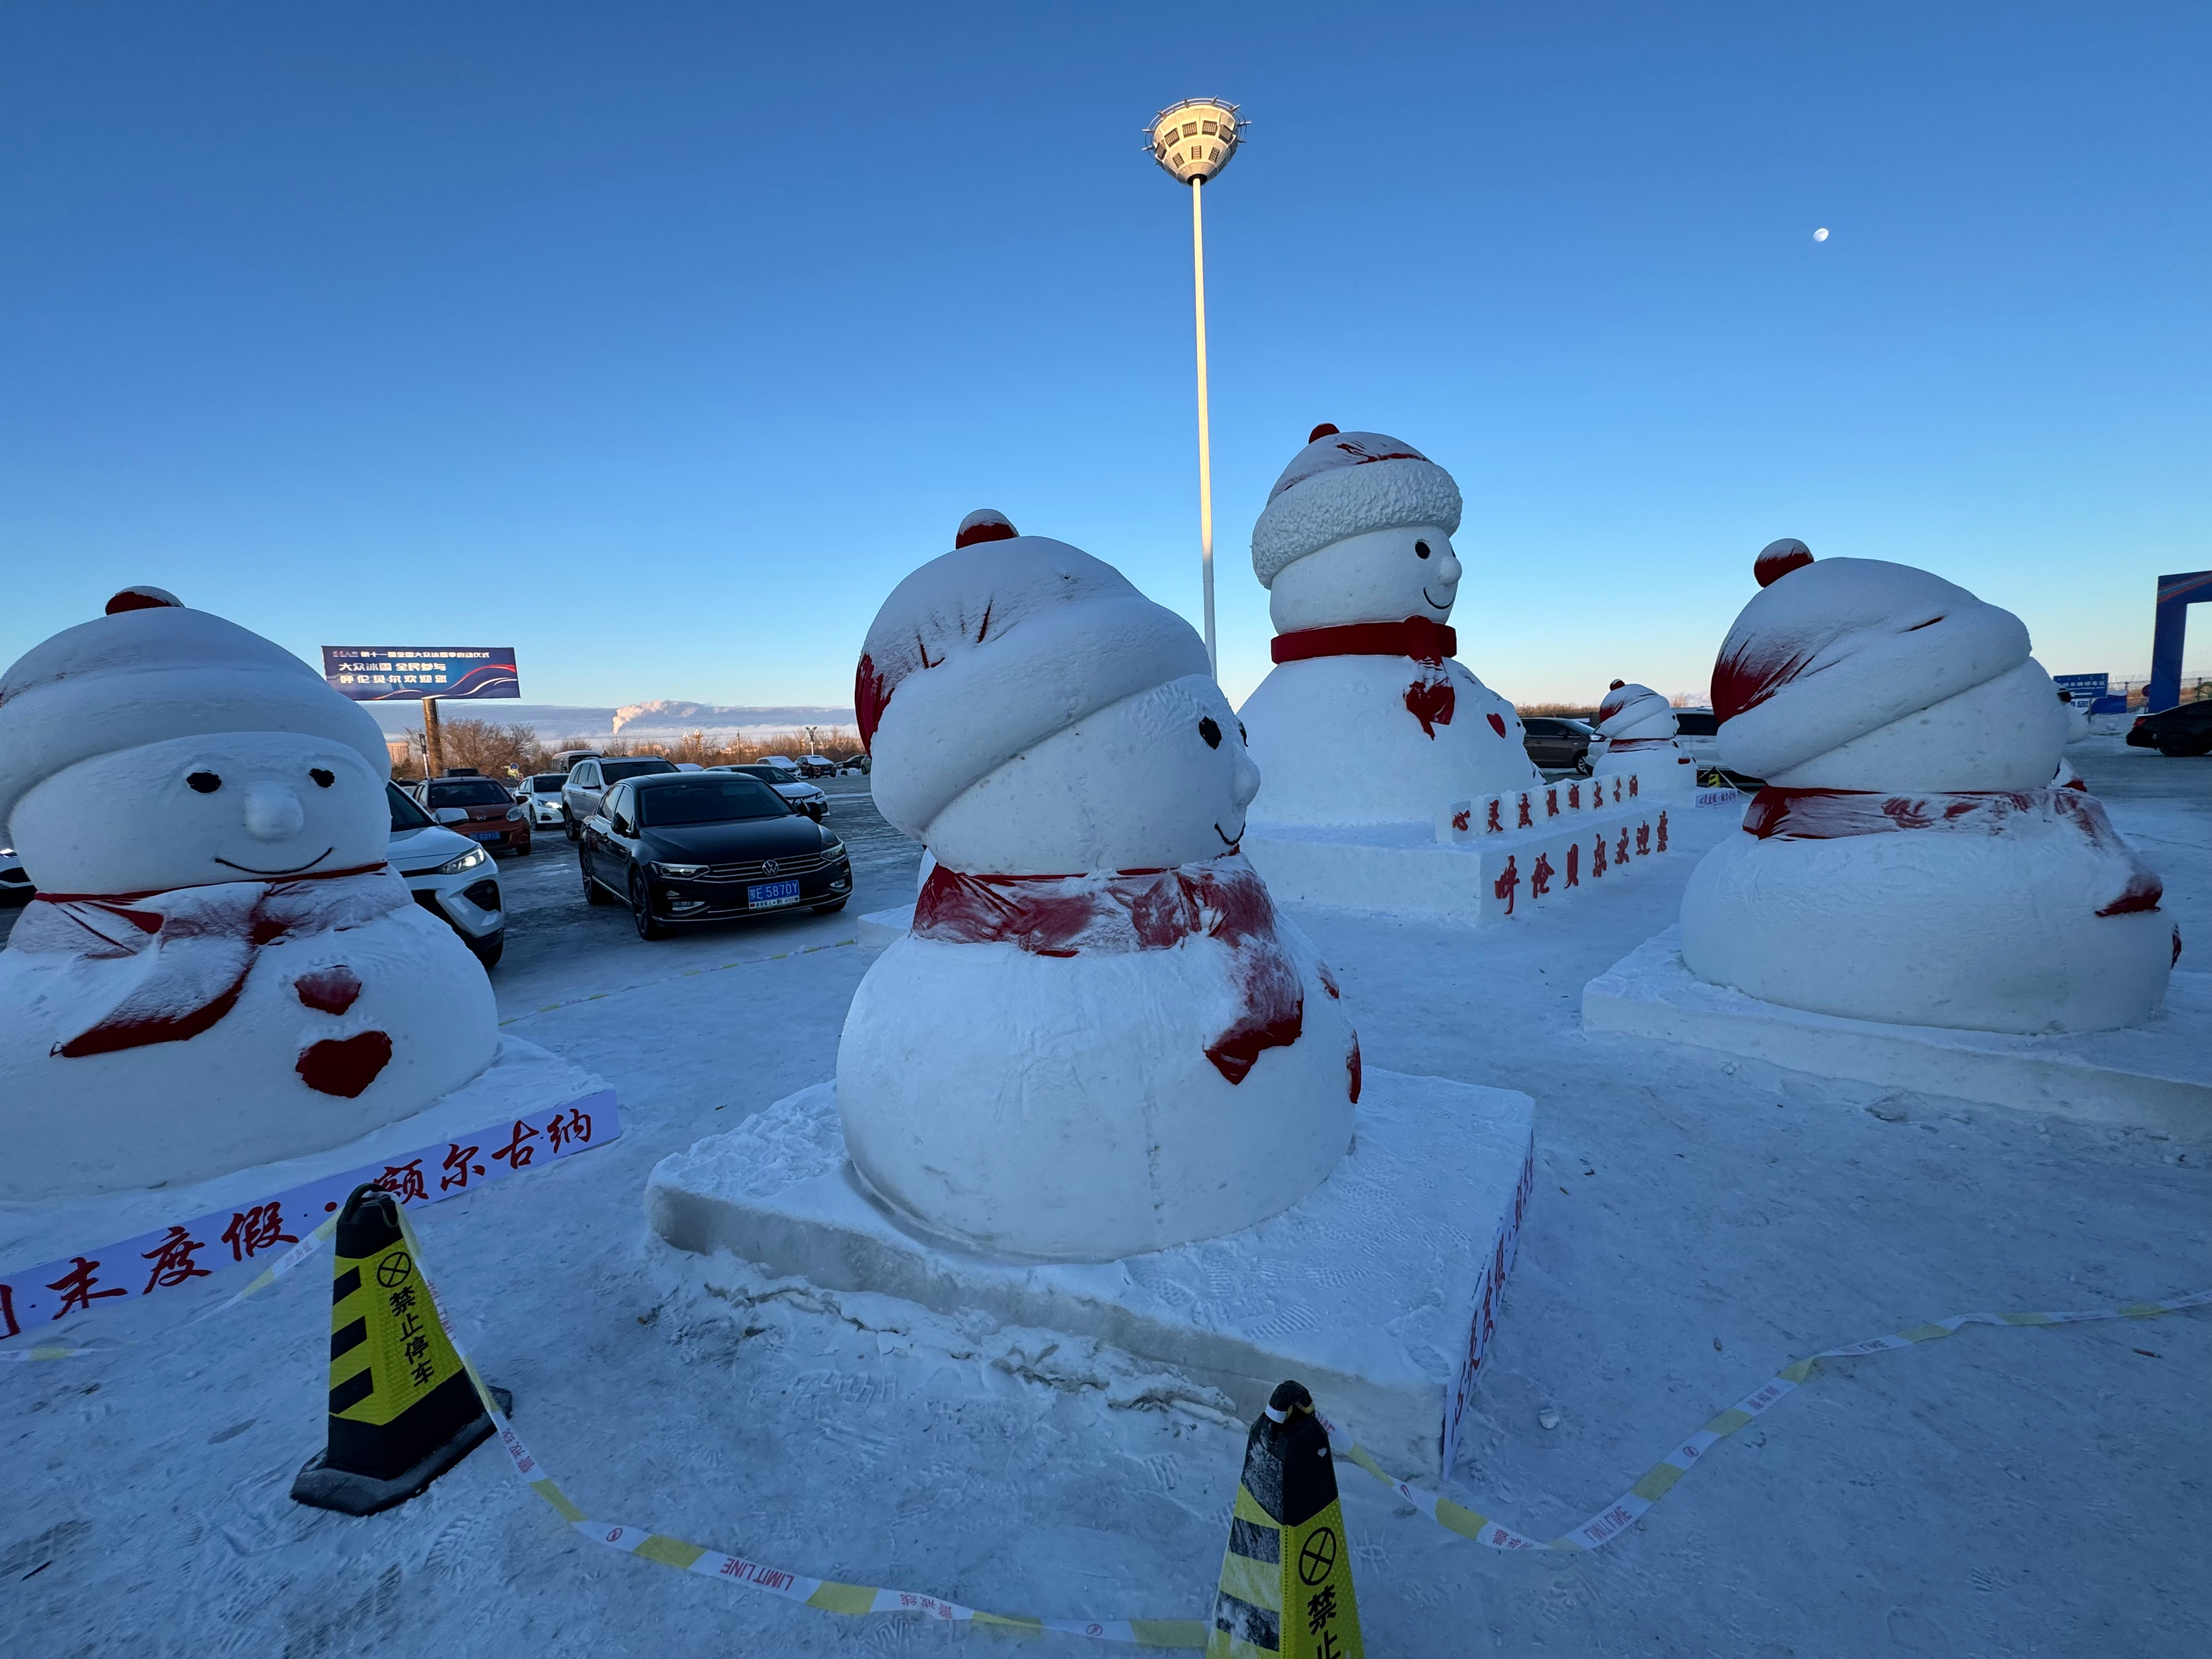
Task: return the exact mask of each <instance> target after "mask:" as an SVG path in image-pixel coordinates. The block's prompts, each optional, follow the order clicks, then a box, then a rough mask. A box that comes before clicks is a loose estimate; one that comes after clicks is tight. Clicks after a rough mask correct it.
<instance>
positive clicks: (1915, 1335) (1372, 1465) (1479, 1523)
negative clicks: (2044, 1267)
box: [1322, 1291, 2212, 1551]
mask: <svg viewBox="0 0 2212 1659" xmlns="http://www.w3.org/2000/svg"><path fill="white" fill-rule="evenodd" d="M2208 1304H2212V1291H2197V1293H2196V1294H2195V1295H2193V1296H2184V1297H2175V1298H2174V1299H2173V1300H2172V1301H2170V1302H2134V1303H2130V1304H2126V1305H2125V1306H2123V1307H2118V1308H2099V1309H2094V1310H2090V1311H2088V1312H2086V1313H1999V1314H1988V1313H1975V1314H1953V1315H1952V1316H1950V1317H1949V1318H1948V1319H1938V1320H1936V1321H1934V1322H1932V1323H1929V1324H1926V1325H1916V1326H1914V1327H1913V1328H1911V1329H1910V1330H1905V1331H1899V1332H1898V1333H1897V1334H1894V1335H1893V1336H1874V1337H1869V1338H1868V1339H1867V1340H1865V1341H1863V1342H1851V1343H1847V1344H1845V1345H1844V1346H1842V1347H1840V1348H1823V1349H1822V1350H1821V1351H1820V1352H1819V1353H1816V1354H1814V1355H1812V1356H1811V1357H1810V1358H1805V1359H1797V1360H1792V1361H1791V1362H1790V1364H1787V1365H1784V1367H1783V1368H1782V1369H1781V1370H1778V1371H1777V1372H1776V1373H1775V1374H1774V1375H1773V1376H1771V1377H1770V1378H1768V1379H1767V1381H1766V1382H1765V1383H1763V1384H1762V1385H1761V1386H1760V1387H1759V1388H1758V1389H1754V1390H1753V1391H1752V1392H1751V1393H1750V1394H1747V1395H1745V1396H1744V1397H1743V1398H1742V1399H1741V1400H1739V1401H1736V1402H1735V1405H1733V1406H1731V1407H1729V1408H1728V1410H1726V1411H1724V1412H1723V1413H1721V1414H1720V1415H1719V1416H1718V1417H1716V1418H1714V1419H1712V1421H1711V1422H1710V1423H1708V1424H1706V1425H1705V1427H1703V1428H1702V1429H1699V1431H1697V1432H1696V1433H1695V1434H1693V1435H1691V1436H1690V1437H1688V1438H1687V1439H1686V1440H1683V1441H1681V1442H1680V1443H1678V1444H1677V1445H1676V1446H1675V1447H1674V1449H1672V1450H1670V1451H1669V1452H1668V1454H1667V1455H1665V1456H1664V1457H1662V1458H1661V1459H1660V1460H1659V1461H1658V1462H1656V1463H1655V1464H1653V1465H1652V1466H1651V1468H1650V1472H1649V1473H1648V1474H1645V1475H1644V1478H1643V1479H1642V1480H1638V1482H1637V1483H1636V1484H1635V1485H1634V1486H1631V1487H1630V1488H1629V1489H1628V1490H1627V1491H1626V1492H1623V1493H1622V1494H1621V1495H1620V1497H1619V1498H1616V1499H1614V1500H1613V1502H1612V1503H1610V1504H1607V1505H1606V1506H1605V1508H1603V1509H1602V1510H1599V1511H1598V1512H1597V1513H1596V1514H1595V1515H1593V1516H1590V1518H1589V1520H1587V1521H1585V1522H1583V1523H1582V1525H1580V1526H1579V1527H1577V1528H1574V1529H1573V1530H1572V1531H1571V1532H1568V1533H1565V1534H1562V1535H1561V1536H1559V1537H1558V1538H1554V1539H1553V1540H1552V1541H1550V1542H1549V1543H1542V1542H1539V1541H1537V1540H1535V1539H1534V1538H1531V1537H1528V1535H1527V1534H1523V1533H1519V1532H1516V1531H1515V1530H1514V1529H1513V1528H1510V1527H1508V1526H1504V1525H1502V1524H1500V1523H1499V1522H1496V1521H1493V1520H1492V1519H1491V1518H1490V1517H1489V1516H1486V1515H1480V1514H1477V1513H1476V1512H1475V1511H1474V1510H1471V1509H1468V1508H1467V1507H1465V1506H1464V1505H1463V1504H1455V1503H1453V1502H1452V1501H1451V1499H1450V1498H1444V1497H1441V1496H1439V1495H1438V1494H1437V1493H1435V1492H1424V1491H1422V1490H1421V1489H1420V1488H1419V1487H1418V1486H1408V1485H1407V1483H1406V1482H1405V1481H1403V1480H1399V1479H1398V1478H1397V1477H1396V1476H1395V1475H1394V1474H1390V1473H1389V1470H1387V1469H1385V1468H1383V1466H1382V1465H1381V1464H1380V1463H1378V1462H1376V1460H1375V1456H1374V1455H1373V1454H1372V1453H1371V1452H1370V1451H1369V1450H1368V1449H1366V1448H1365V1447H1364V1446H1362V1445H1359V1444H1358V1443H1355V1442H1353V1441H1352V1437H1351V1435H1350V1433H1349V1432H1348V1431H1346V1430H1345V1429H1344V1428H1342V1427H1341V1426H1340V1425H1337V1424H1335V1423H1332V1422H1330V1421H1329V1419H1328V1418H1326V1417H1324V1418H1322V1423H1323V1424H1324V1425H1326V1426H1327V1427H1328V1432H1329V1439H1330V1440H1331V1442H1332V1443H1334V1448H1335V1449H1338V1450H1339V1452H1340V1455H1345V1456H1348V1457H1350V1458H1351V1460H1352V1462H1355V1463H1357V1464H1358V1465H1359V1467H1360V1468H1363V1469H1364V1470H1366V1471H1367V1473H1368V1474H1371V1475H1373V1476H1374V1477H1375V1478H1376V1480H1380V1481H1381V1482H1382V1483H1383V1485H1384V1486H1389V1488H1390V1489H1391V1490H1392V1491H1394V1492H1396V1493H1397V1494H1398V1496H1399V1497H1401V1498H1404V1499H1405V1500H1406V1501H1407V1503H1409V1504H1413V1506H1414V1507H1415V1508H1416V1509H1418V1510H1422V1511H1423V1512H1424V1513H1425V1514H1426V1515H1427V1516H1429V1518H1430V1519H1431V1520H1433V1521H1435V1522H1437V1524H1438V1525H1439V1526H1442V1527H1444V1528H1449V1530H1450V1531H1453V1532H1455V1533H1457V1534H1459V1535H1460V1536H1461V1537H1462V1538H1471V1539H1473V1540H1474V1541H1475V1542H1476V1543H1478V1544H1486V1545H1488V1546H1489V1547H1491V1548H1492V1549H1499V1550H1559V1551H1577V1550H1594V1549H1598V1548H1601V1547H1603V1546H1605V1545H1607V1544H1609V1543H1611V1542H1612V1541H1613V1540H1614V1539H1616V1538H1618V1537H1620V1535H1621V1534H1623V1533H1624V1532H1626V1531H1627V1530H1628V1528H1630V1527H1632V1526H1633V1525H1634V1524H1635V1523H1636V1522H1637V1521H1638V1520H1639V1519H1640V1518H1642V1516H1644V1513H1645V1511H1647V1510H1650V1507H1651V1506H1652V1505H1653V1504H1656V1503H1657V1502H1658V1501H1659V1500H1660V1499H1661V1498H1664V1497H1665V1496H1666V1495H1667V1494H1668V1492H1671V1491H1673V1490H1674V1484H1675V1482H1677V1481H1678V1480H1680V1479H1681V1478H1682V1477H1683V1476H1684V1475H1686V1474H1688V1473H1689V1472H1690V1471H1691V1469H1692V1468H1695V1467H1696V1465H1697V1463H1698V1461H1699V1459H1700V1458H1702V1457H1704V1456H1705V1454H1706V1453H1707V1452H1709V1451H1711V1449H1713V1448H1714V1447H1715V1446H1717V1445H1718V1444H1719V1443H1721V1442H1722V1441H1723V1440H1725V1439H1727V1438H1728V1437H1729V1436H1730V1435H1732V1434H1734V1433H1735V1432H1736V1431H1738V1430H1740V1429H1742V1428H1744V1427H1746V1426H1747V1425H1750V1424H1752V1423H1753V1422H1755V1421H1757V1420H1758V1419H1759V1416H1760V1415H1761V1414H1762V1413H1765V1411H1767V1410H1768V1409H1769V1408H1770V1407H1773V1406H1775V1405H1777V1404H1778V1403H1779V1402H1780V1401H1782V1400H1783V1398H1784V1396H1786V1395H1790V1394H1792V1393H1795V1392H1796V1389H1798V1387H1799V1386H1800V1385H1801V1384H1802V1383H1804V1382H1805V1380H1806V1379H1807V1378H1808V1377H1809V1376H1811V1375H1812V1373H1813V1368H1814V1366H1815V1365H1817V1364H1820V1362H1821V1361H1822V1360H1824V1359H1856V1358H1861V1357H1863V1356H1864V1355H1867V1354H1875V1353H1892V1352H1896V1351H1897V1350H1898V1349H1899V1348H1910V1347H1912V1346H1916V1345H1917V1344H1919V1343H1922V1342H1933V1341H1936V1340H1938V1339H1939V1338H1942V1337H1946V1336H1950V1335H1954V1334H1956V1333H1957V1332H1958V1331H1959V1330H1960V1329H1961V1328H1963V1327H1965V1326H1968V1325H2002V1326H2027V1325H2082V1324H2087V1323H2090V1322H2093V1321H2096V1320H2103V1319H2156V1318H2159V1317H2160V1316H2163V1315H2166V1314H2171V1313H2181V1312H2185V1310H2189V1309H2191V1308H2202V1307H2204V1306H2207V1305H2208Z"/></svg>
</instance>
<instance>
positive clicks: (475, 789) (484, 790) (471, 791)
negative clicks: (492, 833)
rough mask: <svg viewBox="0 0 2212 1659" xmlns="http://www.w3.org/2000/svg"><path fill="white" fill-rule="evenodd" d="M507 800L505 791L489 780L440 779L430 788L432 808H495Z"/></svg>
mask: <svg viewBox="0 0 2212 1659" xmlns="http://www.w3.org/2000/svg"><path fill="white" fill-rule="evenodd" d="M507 799H508V796H507V791H506V790H504V789H502V788H501V787H499V786H498V785H497V784H495V783H494V782H493V781H491V780H490V779H489V778H455V779H452V780H447V779H443V778H441V779H440V780H438V781H436V782H434V783H433V784H431V786H430V805H432V806H434V807H437V806H497V805H500V804H501V802H503V801H505V800H507Z"/></svg>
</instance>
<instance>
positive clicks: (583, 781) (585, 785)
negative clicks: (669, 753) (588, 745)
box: [561, 755, 676, 841]
mask: <svg viewBox="0 0 2212 1659" xmlns="http://www.w3.org/2000/svg"><path fill="white" fill-rule="evenodd" d="M675 769H676V763H675V762H674V761H671V760H663V759H661V758H660V757H659V756H658V755H632V756H625V757H619V758H617V759H614V760H602V759H600V758H599V757H598V756H596V755H590V756H586V757H584V758H583V759H582V760H580V761H578V762H577V763H575V764H574V765H573V766H571V767H570V768H569V769H568V781H567V782H566V783H564V784H562V786H561V820H562V824H563V825H564V826H565V827H566V829H568V839H569V840H570V841H574V840H575V839H576V838H577V837H578V836H580V835H582V834H583V833H584V825H585V823H586V821H587V820H588V819H589V818H590V817H592V814H593V813H595V812H597V811H599V805H600V803H601V802H602V801H604V800H605V799H606V793H607V791H608V790H609V789H611V788H612V787H614V786H615V785H616V784H617V783H620V782H621V781H623V779H624V778H642V777H650V776H653V775H656V774H659V773H662V772H673V771H674V770H675Z"/></svg>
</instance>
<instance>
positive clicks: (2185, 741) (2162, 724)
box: [2128, 697, 2212, 755]
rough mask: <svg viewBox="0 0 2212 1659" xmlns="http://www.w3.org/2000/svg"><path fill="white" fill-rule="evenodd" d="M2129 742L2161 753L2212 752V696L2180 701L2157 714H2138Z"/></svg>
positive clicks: (2130, 731) (2130, 729)
mask: <svg viewBox="0 0 2212 1659" xmlns="http://www.w3.org/2000/svg"><path fill="white" fill-rule="evenodd" d="M2128 743H2129V745H2130V747H2132V748H2136V749H2155V750H2158V752H2159V753H2160V754H2161V755H2204V754H2212V698H2203V697H2200V698H2199V699H2198V700H2197V702H2185V703H2177V704H2176V705H2175V706H2174V707H2172V708H2161V709H2160V710H2159V712H2158V713H2157V714H2139V715H2137V716H2136V723H2135V724H2134V725H2133V726H2130V727H2129V728H2128Z"/></svg>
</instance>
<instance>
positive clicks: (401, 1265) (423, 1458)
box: [292, 1184, 513, 1515]
mask: <svg viewBox="0 0 2212 1659" xmlns="http://www.w3.org/2000/svg"><path fill="white" fill-rule="evenodd" d="M331 1247H332V1250H333V1254H334V1256H335V1260H334V1261H332V1263H331V1273H332V1278H331V1427H330V1443H329V1445H328V1447H327V1448H326V1449H325V1450H324V1451H322V1452H320V1453H319V1454H318V1455H316V1456H315V1457H313V1459H311V1460H310V1461H309V1462H308V1463H307V1466H306V1467H305V1468H302V1469H301V1471H300V1473H299V1476H298V1478H297V1479H295V1480H294V1481H293V1482H292V1496H293V1498H294V1499H295V1501H297V1502H299V1503H302V1504H313V1505H314V1506H315V1507H316V1508H317V1509H321V1510H338V1511H339V1512H341V1513H342V1514H345V1515H374V1514H375V1513H376V1512H377V1511H378V1510H388V1509H390V1508H391V1507H392V1505H393V1504H402V1503H404V1502H405V1501H406V1500H407V1499H409V1498H412V1497H414V1496H415V1494H416V1493H417V1492H421V1491H422V1489H423V1488H424V1487H425V1486H428V1485H429V1484H430V1483H431V1482H432V1481H433V1480H436V1479H437V1478H438V1477H439V1476H440V1475H441V1474H444V1473H445V1472H446V1471H447V1469H449V1468H453V1465H454V1464H456V1463H458V1462H460V1461H461V1459H463V1458H464V1457H466V1456H467V1455H469V1453H470V1452H471V1451H472V1450H474V1449H476V1447H477V1443H479V1442H481V1441H483V1439H485V1438H486V1437H489V1435H490V1433H491V1430H492V1422H491V1419H490V1418H489V1416H488V1415H486V1414H485V1412H484V1409H483V1405H482V1403H481V1402H480V1401H478V1400H477V1393H476V1389H474V1388H473V1387H472V1386H471V1383H470V1382H469V1376H468V1372H467V1371H466V1370H465V1369H464V1368H463V1366H462V1364H461V1360H460V1356H459V1354H457V1353H455V1352H453V1343H452V1342H451V1341H449V1340H447V1336H446V1331H445V1327H444V1326H442V1325H441V1324H440V1323H439V1322H438V1310H437V1307H436V1304H434V1303H433V1302H432V1301H431V1299H430V1286H429V1283H428V1280H427V1279H424V1278H423V1276H422V1272H421V1270H420V1269H419V1268H418V1267H416V1264H415V1261H414V1259H413V1258H412V1257H411V1256H410V1255H409V1254H408V1251H407V1248H406V1244H405V1243H404V1240H403V1239H402V1238H401V1237H400V1232H399V1212H398V1208H397V1206H395V1205H394V1204H393V1202H392V1194H390V1193H388V1192H386V1191H385V1190H384V1189H383V1188H381V1187H378V1186H375V1185H374V1184H371V1185H367V1186H361V1187H356V1188H354V1190H353V1192H352V1194H350V1195H349V1197H348V1198H347V1200H346V1201H345V1208H344V1209H343V1210H342V1211H341V1212H339V1214H338V1225H337V1234H336V1237H334V1238H333V1239H332V1241H331ZM492 1395H493V1396H494V1397H495V1399H496V1400H497V1401H499V1408H500V1409H501V1411H502V1412H506V1411H511V1410H513V1397H512V1396H511V1395H508V1393H507V1390H506V1389H493V1390H492Z"/></svg>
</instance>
